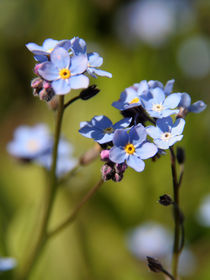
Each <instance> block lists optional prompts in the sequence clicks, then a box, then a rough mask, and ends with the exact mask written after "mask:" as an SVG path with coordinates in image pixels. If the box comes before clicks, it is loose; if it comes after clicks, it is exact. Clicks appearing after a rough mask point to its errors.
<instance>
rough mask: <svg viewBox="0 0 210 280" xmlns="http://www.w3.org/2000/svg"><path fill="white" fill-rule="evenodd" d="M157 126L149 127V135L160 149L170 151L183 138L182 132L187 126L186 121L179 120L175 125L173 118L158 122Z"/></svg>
mask: <svg viewBox="0 0 210 280" xmlns="http://www.w3.org/2000/svg"><path fill="white" fill-rule="evenodd" d="M156 124H157V126H152V125H151V126H148V127H147V128H146V130H147V133H148V135H149V136H151V137H152V138H153V139H154V143H155V144H156V145H157V147H158V148H160V149H164V150H165V149H168V148H169V147H170V146H173V145H174V144H175V143H176V142H177V141H180V140H181V139H182V137H183V135H182V132H183V130H184V126H185V120H184V119H181V118H180V119H177V120H176V121H175V123H174V124H173V120H172V118H171V117H167V118H162V119H158V120H157V123H156Z"/></svg>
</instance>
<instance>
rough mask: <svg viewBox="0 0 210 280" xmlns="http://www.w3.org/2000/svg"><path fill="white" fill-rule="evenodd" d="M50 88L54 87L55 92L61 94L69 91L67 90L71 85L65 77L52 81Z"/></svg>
mask: <svg viewBox="0 0 210 280" xmlns="http://www.w3.org/2000/svg"><path fill="white" fill-rule="evenodd" d="M52 88H53V89H54V91H55V93H56V94H58V95H63V94H67V93H69V91H70V90H71V85H70V83H69V81H68V80H67V79H66V80H63V79H59V80H56V81H53V82H52Z"/></svg>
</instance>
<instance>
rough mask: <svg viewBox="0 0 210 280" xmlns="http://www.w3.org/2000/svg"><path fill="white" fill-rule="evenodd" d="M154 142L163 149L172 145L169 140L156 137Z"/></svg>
mask: <svg viewBox="0 0 210 280" xmlns="http://www.w3.org/2000/svg"><path fill="white" fill-rule="evenodd" d="M154 143H155V145H156V146H157V147H158V148H159V149H163V150H166V149H168V148H169V146H170V145H169V141H163V140H161V139H154Z"/></svg>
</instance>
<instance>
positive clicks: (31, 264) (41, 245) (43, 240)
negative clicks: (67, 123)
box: [18, 95, 64, 280]
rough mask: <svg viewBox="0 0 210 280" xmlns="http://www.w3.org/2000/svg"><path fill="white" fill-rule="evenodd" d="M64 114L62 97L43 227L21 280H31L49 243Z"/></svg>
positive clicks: (60, 98) (61, 97)
mask: <svg viewBox="0 0 210 280" xmlns="http://www.w3.org/2000/svg"><path fill="white" fill-rule="evenodd" d="M63 112H64V96H63V95H61V96H59V107H58V111H57V120H56V127H55V136H54V147H53V155H52V166H51V171H50V180H49V186H48V188H47V192H46V197H45V201H44V213H43V217H42V221H41V225H40V227H39V228H38V230H39V232H38V236H37V240H36V243H35V245H34V247H33V248H31V250H30V252H29V256H28V257H27V259H26V262H25V265H24V267H23V270H22V272H20V275H19V277H18V279H19V280H26V279H29V276H30V274H31V271H32V269H33V267H34V265H35V263H36V261H37V260H38V258H39V256H40V254H41V252H42V250H43V248H44V246H45V244H46V241H47V228H48V224H49V219H50V215H51V210H52V206H53V202H54V198H55V194H56V189H57V178H56V164H57V151H58V144H59V139H60V133H61V124H62V119H63Z"/></svg>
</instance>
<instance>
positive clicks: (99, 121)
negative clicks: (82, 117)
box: [92, 115, 112, 129]
mask: <svg viewBox="0 0 210 280" xmlns="http://www.w3.org/2000/svg"><path fill="white" fill-rule="evenodd" d="M92 125H93V126H96V127H99V128H101V129H106V128H108V127H112V122H111V121H110V119H109V118H107V117H106V116H103V115H101V116H95V117H93V118H92Z"/></svg>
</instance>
